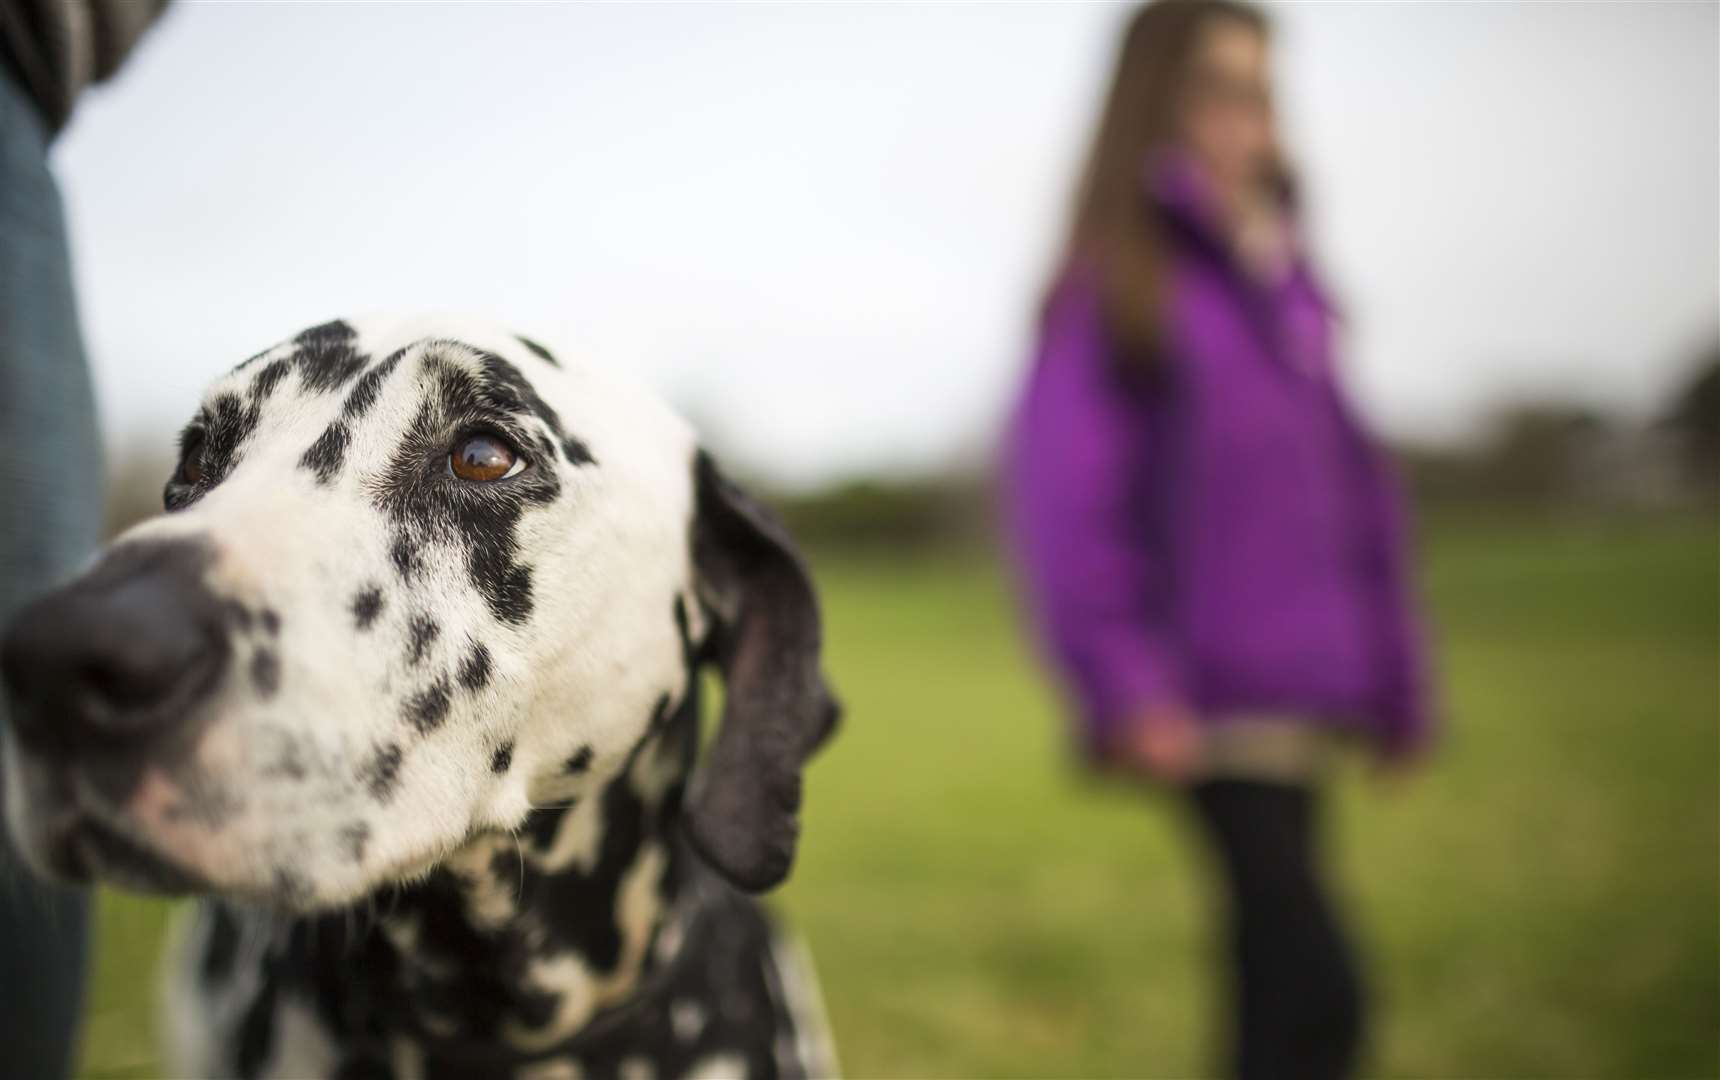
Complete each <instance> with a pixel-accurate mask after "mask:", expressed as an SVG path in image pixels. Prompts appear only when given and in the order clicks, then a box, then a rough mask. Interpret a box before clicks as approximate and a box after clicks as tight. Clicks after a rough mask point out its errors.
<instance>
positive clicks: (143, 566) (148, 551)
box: [0, 541, 231, 891]
mask: <svg viewBox="0 0 1720 1080" xmlns="http://www.w3.org/2000/svg"><path fill="white" fill-rule="evenodd" d="M208 562H209V555H208V549H207V548H206V547H204V546H203V545H201V544H198V543H194V542H190V541H170V542H157V543H147V544H142V543H140V544H135V545H129V546H122V547H119V548H116V549H114V550H113V551H112V552H110V553H109V554H108V555H106V556H105V557H104V558H103V559H102V561H101V562H100V563H98V564H97V566H96V567H95V568H94V569H93V570H92V571H90V572H89V573H88V574H86V575H85V576H84V577H82V578H80V579H78V580H76V581H74V582H72V583H71V584H69V585H67V586H65V587H63V588H60V589H58V590H56V591H54V592H51V593H49V594H47V595H46V596H43V597H42V598H40V599H38V600H36V601H34V602H33V603H32V604H30V605H29V606H28V607H26V608H25V609H24V610H23V611H22V612H20V613H19V615H18V617H17V618H16V619H15V620H13V622H12V625H11V626H10V627H9V628H8V629H7V631H6V634H5V637H4V639H3V641H0V675H3V677H4V685H5V691H6V699H7V704H8V706H9V707H8V710H7V712H8V719H9V720H10V723H11V733H10V734H11V738H12V740H13V742H14V744H15V747H16V749H17V750H19V751H20V753H19V760H18V761H16V762H14V765H15V766H16V767H17V768H18V769H20V770H28V771H30V772H31V773H32V774H33V775H32V776H31V777H30V778H29V779H30V781H31V782H30V783H29V784H27V785H26V789H27V790H28V791H30V792H31V807H30V811H31V813H32V815H34V816H35V817H36V818H37V820H38V821H40V822H41V823H43V825H45V826H46V829H45V833H46V835H45V836H44V840H45V841H46V846H47V850H46V851H45V852H43V854H44V855H45V861H46V862H47V863H48V864H49V867H50V868H51V869H53V870H54V871H55V872H57V873H60V874H62V875H63V876H65V877H68V878H72V879H74V880H77V879H87V878H89V877H92V876H95V875H96V874H101V876H109V877H122V878H129V879H134V881H135V883H137V884H141V885H144V886H146V887H147V886H149V885H152V884H153V885H155V886H157V887H161V888H166V889H169V890H174V891H177V889H179V888H180V887H182V886H183V885H184V884H185V882H184V881H182V880H181V877H182V872H180V871H178V870H176V869H175V868H174V867H173V866H172V864H171V863H170V862H169V861H168V860H166V859H163V858H161V857H160V856H157V855H155V854H153V853H152V852H151V851H150V849H149V848H148V846H147V845H146V844H143V843H141V842H139V841H137V840H135V839H132V838H129V837H127V836H126V835H125V830H123V829H120V828H116V827H114V825H113V822H114V820H115V819H116V816H117V814H118V812H119V811H120V810H121V808H122V806H123V804H124V802H125V800H126V799H127V797H128V796H129V795H130V793H131V791H132V790H133V789H134V788H135V786H136V784H137V783H138V782H139V780H140V778H141V777H142V774H143V772H144V770H145V768H146V767H148V766H150V765H151V764H159V763H160V762H161V761H163V760H170V759H171V758H172V757H173V756H174V754H175V752H176V749H177V748H180V747H183V745H184V744H185V743H186V741H187V738H188V736H189V729H190V728H191V727H192V726H194V725H193V721H194V719H195V718H196V717H197V715H198V714H199V712H200V711H201V710H200V709H199V706H200V705H201V704H202V703H203V702H204V701H205V700H206V699H208V698H209V697H210V696H211V694H212V693H213V692H214V691H215V689H216V688H217V687H218V686H219V685H220V683H221V680H222V678H223V676H224V674H225V672H226V669H227V667H228V664H229V659H230V653H231V647H230V645H229V644H228V636H227V633H226V630H225V626H224V609H223V606H222V604H221V602H220V601H219V599H217V598H216V597H215V596H214V595H213V593H211V592H210V590H209V589H208V588H207V587H206V586H205V585H204V584H203V583H202V580H201V578H202V572H203V570H204V568H205V567H206V566H207V565H208ZM92 802H98V803H100V804H101V805H100V806H99V807H98V806H92V805H90V803H92Z"/></svg>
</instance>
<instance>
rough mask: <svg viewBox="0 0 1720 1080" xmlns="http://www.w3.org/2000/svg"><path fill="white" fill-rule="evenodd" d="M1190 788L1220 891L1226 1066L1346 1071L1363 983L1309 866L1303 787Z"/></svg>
mask: <svg viewBox="0 0 1720 1080" xmlns="http://www.w3.org/2000/svg"><path fill="white" fill-rule="evenodd" d="M1190 794H1191V798H1192V801H1193V804H1194V809H1195V813H1196V816H1197V817H1198V818H1199V820H1200V822H1201V826H1202V832H1203V834H1204V836H1205V838H1206V839H1207V841H1208V842H1209V843H1210V845H1211V848H1212V850H1213V853H1214V855H1215V856H1216V863H1217V867H1216V868H1217V871H1218V878H1219V881H1220V883H1221V884H1222V886H1223V888H1224V891H1225V893H1226V896H1227V899H1228V905H1227V906H1228V911H1227V916H1226V920H1227V921H1226V931H1227V934H1226V942H1225V944H1226V947H1227V948H1228V950H1229V959H1230V979H1231V983H1230V992H1231V996H1232V1001H1233V1002H1234V1006H1233V1009H1232V1019H1231V1028H1230V1053H1231V1055H1232V1058H1231V1063H1230V1066H1231V1072H1232V1073H1233V1074H1234V1075H1235V1076H1236V1077H1238V1078H1239V1080H1279V1078H1285V1080H1336V1078H1340V1077H1346V1076H1349V1075H1351V1073H1352V1071H1353V1070H1354V1067H1355V1061H1356V1051H1357V1047H1358V1046H1359V1044H1360V1042H1361V1035H1362V1012H1363V1001H1362V989H1361V984H1360V981H1359V979H1358V976H1357V972H1356V962H1355V958H1354V956H1353V954H1352V952H1351V949H1350V946H1349V944H1348V942H1347V941H1346V940H1345V935H1344V931H1343V928H1342V927H1341V926H1340V925H1339V921H1338V914H1337V912H1336V910H1335V909H1334V907H1333V904H1332V900H1331V898H1330V897H1329V896H1328V894H1327V890H1326V886H1325V884H1324V882H1323V881H1322V877H1321V873H1320V866H1319V858H1318V850H1317V847H1318V845H1317V844H1316V836H1315V833H1316V828H1315V793H1314V791H1313V789H1312V788H1310V787H1306V786H1302V785H1294V784H1282V783H1268V782H1263V781H1254V780H1239V779H1238V780H1232V779H1223V780H1209V781H1206V782H1204V783H1200V784H1197V785H1195V786H1194V788H1193V789H1192V790H1191V792H1190Z"/></svg>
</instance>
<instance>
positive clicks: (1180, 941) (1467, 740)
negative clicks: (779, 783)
mask: <svg viewBox="0 0 1720 1080" xmlns="http://www.w3.org/2000/svg"><path fill="white" fill-rule="evenodd" d="M1424 546H1425V547H1426V549H1427V562H1426V573H1425V578H1426V586H1427V592H1428V595H1429V599H1430V603H1431V607H1432V609H1433V615H1434V619H1435V622H1436V626H1437V631H1438V638H1439V641H1440V646H1441V647H1440V655H1441V658H1442V666H1443V669H1444V673H1445V686H1446V698H1447V701H1448V711H1449V715H1450V725H1449V728H1448V731H1447V736H1446V738H1445V740H1444V742H1443V745H1442V746H1441V748H1440V753H1439V755H1438V757H1437V759H1436V760H1435V761H1434V762H1433V763H1432V764H1431V767H1430V768H1428V769H1427V770H1426V771H1425V773H1423V774H1421V775H1419V776H1415V777H1412V778H1409V779H1408V780H1407V781H1403V782H1387V783H1383V784H1382V783H1376V782H1372V781H1371V778H1370V777H1369V776H1367V775H1366V772H1365V770H1362V769H1355V770H1353V771H1352V772H1353V775H1351V776H1349V777H1347V778H1346V779H1345V781H1344V782H1343V783H1342V784H1340V786H1339V791H1338V792H1337V795H1336V798H1335V800H1334V802H1335V805H1334V807H1333V809H1334V811H1335V813H1334V817H1335V821H1334V822H1333V824H1334V826H1335V828H1334V830H1333V841H1334V851H1333V854H1334V858H1335V861H1336V862H1337V864H1338V866H1339V869H1340V872H1341V874H1342V877H1343V880H1344V881H1345V883H1346V888H1347V895H1348V899H1349V904H1350V907H1351V909H1352V910H1353V911H1354V913H1355V915H1356V918H1357V920H1358V922H1359V924H1360V925H1361V927H1362V929H1363V933H1364V936H1365V939H1366V941H1367V942H1368V944H1369V946H1370V947H1371V951H1372V960H1373V964H1372V975H1373V979H1372V981H1373V984H1374V988H1375V990H1376V999H1377V1026H1376V1035H1375V1039H1374V1045H1373V1048H1372V1051H1371V1054H1370V1057H1369V1065H1368V1067H1367V1070H1366V1071H1367V1073H1368V1074H1369V1075H1381V1076H1439V1077H1456V1076H1466V1077H1526V1076H1570V1077H1576V1076H1581V1077H1602V1076H1607V1077H1713V1076H1716V1075H1720V529H1717V526H1716V522H1715V521H1714V520H1713V519H1712V518H1708V519H1701V520H1688V519H1686V520H1675V521H1666V520H1659V521H1652V522H1645V521H1615V522H1609V523H1598V524H1597V523H1587V524H1575V523H1565V524H1547V523H1538V524H1524V523H1517V524H1500V523H1493V524H1477V523H1474V522H1471V523H1468V524H1461V523H1455V522H1453V523H1445V524H1442V525H1440V526H1438V527H1435V528H1431V529H1429V530H1428V535H1427V538H1426V540H1425V545H1424ZM815 562H816V563H817V568H818V571H819V576H820V580H821V584H822V586H823V590H824V596H825V602H826V607H827V613H828V619H829V639H830V647H831V653H832V658H831V666H832V669H833V674H834V677H835V682H836V684H837V686H838V687H839V689H840V691H841V693H842V696H843V697H844V698H845V700H846V703H847V706H848V723H847V726H846V728H845V730H844V731H843V733H842V736H841V738H840V740H839V741H838V742H837V743H835V744H833V747H832V749H831V750H830V751H829V752H828V753H827V754H826V755H825V756H824V757H823V758H822V759H821V760H820V761H819V762H818V763H817V764H816V765H815V766H814V767H813V769H812V772H811V775H810V779H809V789H808V799H809V805H808V809H807V813H806V829H805V836H806V842H805V844H804V846H803V852H802V857H801V861H800V864H799V867H798V869H797V871H796V874H795V878H794V881H793V882H792V883H791V885H790V886H789V887H788V889H787V890H786V892H785V893H784V896H783V899H784V902H785V904H786V906H787V908H788V910H789V911H790V912H791V913H792V914H793V916H794V917H795V919H796V920H797V921H798V923H799V925H800V927H801V929H802V930H803V931H804V932H805V933H806V935H807V936H808V937H809V938H810V939H811V943H812V946H813V949H814V952H815V954H816V958H817V963H818V966H819V971H820V975H821V977H822V981H823V987H824V993H825V997H826V1002H827V1005H828V1007H829V1010H830V1013H831V1016H832V1020H833V1022H834V1025H835V1028H836V1032H837V1036H838V1039H839V1044H840V1049H841V1054H842V1058H843V1064H844V1067H845V1069H846V1071H847V1072H848V1073H849V1074H850V1075H853V1076H859V1077H877V1076H922V1077H924V1076H962V1077H979V1076H988V1077H989V1076H1011V1077H1017V1076H1019V1077H1026V1076H1089V1077H1091V1076H1187V1075H1192V1074H1200V1073H1203V1072H1206V1071H1209V1063H1210V1055H1209V1053H1208V1051H1209V1047H1210V1040H1211V1037H1212V1031H1211V1027H1210V1017H1209V1010H1208V1008H1207V1006H1208V1005H1209V1004H1211V1002H1212V1000H1213V998H1214V997H1215V995H1216V994H1217V987H1216V986H1215V985H1214V984H1213V982H1212V981H1211V976H1210V971H1211V964H1210V963H1209V962H1208V960H1207V954H1208V948H1209V942H1208V923H1209V914H1210V907H1211V904H1210V902H1209V899H1208V897H1207V896H1206V894H1205V892H1204V889H1203V882H1202V880H1201V878H1200V876H1199V874H1198V864H1197V863H1196V862H1195V860H1194V855H1193V852H1192V851H1191V850H1190V849H1189V848H1188V846H1187V845H1186V844H1185V842H1184V835H1183V832H1182V830H1181V827H1180V826H1181V822H1180V820H1179V819H1178V817H1177V815H1176V813H1175V811H1174V807H1173V806H1171V805H1170V804H1168V803H1163V802H1161V801H1159V800H1155V799H1152V798H1150V797H1147V796H1143V795H1140V794H1137V793H1135V792H1132V791H1123V790H1118V789H1107V788H1095V787H1093V786H1092V785H1090V784H1087V783H1085V782H1083V781H1082V780H1081V779H1080V778H1079V776H1078V775H1077V774H1076V773H1075V772H1074V770H1073V769H1071V768H1070V767H1068V764H1067V759H1066V755H1065V753H1064V742H1063V736H1062V729H1061V727H1060V722H1059V720H1058V719H1057V714H1056V710H1055V707H1054V703H1053V701H1052V699H1051V697H1050V695H1049V693H1048V691H1047V689H1046V688H1045V686H1044V685H1043V683H1042V681H1041V679H1040V677H1039V675H1038V674H1037V673H1036V671H1035V669H1034V668H1033V666H1032V665H1031V664H1030V662H1029V659H1028V656H1027V654H1026V651H1025V649H1024V647H1023V645H1022V642H1021V637H1020V634H1019V633H1018V631H1017V629H1016V625H1015V619H1014V615H1013V608H1012V603H1011V599H1010V593H1009V590H1008V588H1007V586H1006V584H1005V582H1004V580H1003V578H1002V577H1001V575H1000V574H999V572H998V567H997V566H996V565H995V563H993V562H992V561H989V560H987V559H985V558H983V557H977V556H974V557H967V558H958V557H955V556H948V557H940V558H923V559H919V560H916V561H914V562H912V563H909V564H907V565H903V564H901V563H900V562H891V561H885V560H883V559H861V558H854V557H848V558H838V557H834V556H832V557H830V558H826V559H818V560H815ZM163 910H164V909H163V908H162V907H161V906H160V905H156V904H150V903H144V902H139V901H136V900H126V899H118V898H115V897H112V896H108V897H104V901H103V905H102V909H101V931H100V943H99V948H98V953H99V956H98V971H97V975H96V979H95V986H94V991H93V996H92V1001H91V1014H90V1022H89V1031H88V1036H87V1040H86V1050H85V1059H84V1060H85V1071H86V1073H87V1075H90V1076H120V1075H126V1076H135V1075H154V1074H155V1072H154V1067H153V1064H152V1060H151V1058H150V1057H149V1056H148V1054H149V1050H148V1046H149V1038H150V1031H151V1019H150V1014H149V1012H148V1006H147V1005H146V1004H143V1000H144V997H145V996H146V992H147V990H148V988H149V987H150V986H151V982H152V965H153V958H154V953H155V950H156V947H157V938H158V935H159V932H160V926H161V923H162V917H163Z"/></svg>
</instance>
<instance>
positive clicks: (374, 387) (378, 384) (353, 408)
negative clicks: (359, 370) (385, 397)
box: [340, 349, 406, 420]
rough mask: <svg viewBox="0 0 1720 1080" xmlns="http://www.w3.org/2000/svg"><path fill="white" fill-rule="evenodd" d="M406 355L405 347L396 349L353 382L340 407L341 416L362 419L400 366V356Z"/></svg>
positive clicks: (349, 418)
mask: <svg viewBox="0 0 1720 1080" xmlns="http://www.w3.org/2000/svg"><path fill="white" fill-rule="evenodd" d="M404 355H406V350H405V349H400V350H398V351H396V352H395V353H394V354H393V355H392V356H390V357H389V358H388V359H386V360H384V361H383V362H382V363H380V364H378V365H376V366H375V367H373V368H371V369H370V370H369V371H367V372H365V373H364V375H363V376H362V377H361V378H360V379H359V380H358V382H356V383H354V384H353V387H352V392H351V393H349V394H348V395H347V396H346V401H345V403H343V404H342V405H341V407H340V414H341V416H343V417H345V418H346V419H348V420H362V419H363V418H364V414H365V413H367V412H369V411H370V407H371V406H372V405H374V404H376V398H377V395H379V394H381V393H382V384H383V383H384V382H386V381H387V380H388V376H390V375H392V374H393V373H394V369H395V368H397V367H399V366H400V358H401V357H402V356H404Z"/></svg>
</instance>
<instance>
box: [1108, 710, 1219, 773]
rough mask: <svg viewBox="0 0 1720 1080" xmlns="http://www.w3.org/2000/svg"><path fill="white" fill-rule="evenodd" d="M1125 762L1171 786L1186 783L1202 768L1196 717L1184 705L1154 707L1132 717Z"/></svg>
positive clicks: (1123, 747)
mask: <svg viewBox="0 0 1720 1080" xmlns="http://www.w3.org/2000/svg"><path fill="white" fill-rule="evenodd" d="M1128 731H1129V732H1130V734H1129V736H1128V738H1127V739H1126V740H1125V741H1124V743H1123V746H1122V748H1121V749H1122V755H1121V756H1122V759H1123V762H1122V763H1123V764H1124V765H1125V766H1126V767H1132V768H1135V769H1138V770H1140V771H1142V772H1145V773H1148V774H1149V775H1151V776H1153V777H1155V778H1157V779H1159V780H1162V781H1164V782H1166V783H1169V784H1186V783H1188V782H1189V781H1190V780H1192V779H1193V778H1194V775H1195V773H1196V771H1197V770H1198V769H1199V767H1200V759H1201V734H1200V727H1199V725H1198V724H1197V723H1196V721H1195V718H1194V714H1193V713H1192V712H1190V711H1189V710H1188V709H1187V708H1185V707H1184V706H1182V705H1153V706H1149V707H1148V708H1146V709H1143V710H1142V711H1141V712H1139V713H1137V714H1136V715H1135V716H1134V717H1132V718H1131V720H1130V722H1129V726H1128Z"/></svg>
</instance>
